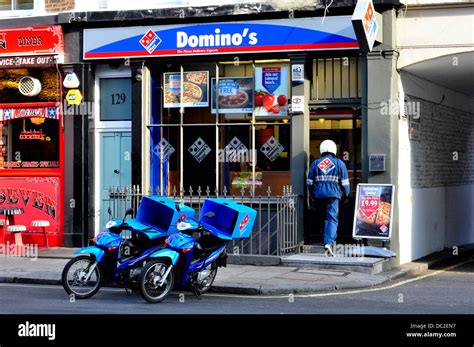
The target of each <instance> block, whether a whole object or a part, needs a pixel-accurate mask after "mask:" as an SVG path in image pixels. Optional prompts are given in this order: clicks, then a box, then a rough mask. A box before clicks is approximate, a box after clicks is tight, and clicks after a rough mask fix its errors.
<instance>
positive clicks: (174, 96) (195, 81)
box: [163, 71, 209, 108]
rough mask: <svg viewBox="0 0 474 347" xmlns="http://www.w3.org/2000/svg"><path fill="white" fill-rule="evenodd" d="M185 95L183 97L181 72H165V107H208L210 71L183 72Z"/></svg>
mask: <svg viewBox="0 0 474 347" xmlns="http://www.w3.org/2000/svg"><path fill="white" fill-rule="evenodd" d="M183 77H184V79H183V97H181V73H179V72H165V73H164V74H163V95H164V103H163V104H164V107H165V108H179V107H181V102H182V103H183V107H208V106H209V92H208V89H209V88H208V86H209V71H187V72H184V73H183Z"/></svg>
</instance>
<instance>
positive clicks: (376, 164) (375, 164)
mask: <svg viewBox="0 0 474 347" xmlns="http://www.w3.org/2000/svg"><path fill="white" fill-rule="evenodd" d="M369 171H374V172H384V171H385V154H369Z"/></svg>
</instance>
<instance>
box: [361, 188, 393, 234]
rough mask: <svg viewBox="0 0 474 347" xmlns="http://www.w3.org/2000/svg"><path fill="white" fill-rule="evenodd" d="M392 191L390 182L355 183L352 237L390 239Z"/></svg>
mask: <svg viewBox="0 0 474 347" xmlns="http://www.w3.org/2000/svg"><path fill="white" fill-rule="evenodd" d="M394 192H395V186H394V185H392V184H376V183H373V184H365V183H361V184H358V185H357V195H356V204H355V213H354V225H353V229H352V237H354V238H355V239H360V238H367V239H382V240H388V239H390V236H391V231H392V215H393V199H394V195H395V194H394Z"/></svg>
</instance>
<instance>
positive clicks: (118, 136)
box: [99, 131, 132, 226]
mask: <svg viewBox="0 0 474 347" xmlns="http://www.w3.org/2000/svg"><path fill="white" fill-rule="evenodd" d="M99 146H100V154H101V161H100V211H101V212H102V213H100V225H101V226H102V225H105V223H107V221H108V220H109V219H110V216H109V214H108V212H107V209H108V206H109V187H124V186H129V185H131V183H132V165H131V160H130V156H131V153H132V133H131V132H130V131H114V132H102V133H101V134H100V145H99Z"/></svg>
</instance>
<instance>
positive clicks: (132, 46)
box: [83, 16, 359, 59]
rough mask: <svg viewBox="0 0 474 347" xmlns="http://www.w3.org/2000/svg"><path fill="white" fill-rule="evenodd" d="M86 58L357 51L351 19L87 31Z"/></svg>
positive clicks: (340, 17) (336, 18)
mask: <svg viewBox="0 0 474 347" xmlns="http://www.w3.org/2000/svg"><path fill="white" fill-rule="evenodd" d="M83 44H84V59H111V58H117V59H118V58H132V57H165V56H177V55H182V56H190V55H209V54H235V53H255V52H275V51H286V52H292V51H293V52H294V51H296V52H301V51H312V50H340V49H358V48H359V45H358V42H357V39H356V36H355V33H354V29H353V28H352V25H351V17H350V16H335V17H328V18H326V20H325V21H324V22H322V20H321V18H298V19H278V20H263V21H246V22H226V23H203V24H188V25H162V26H139V27H127V28H124V27H117V28H97V29H85V30H84V43H83Z"/></svg>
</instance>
